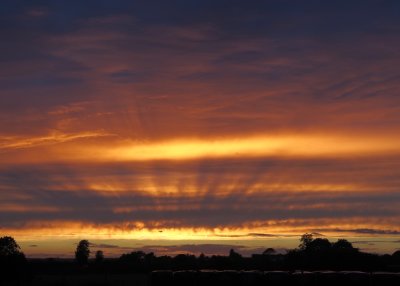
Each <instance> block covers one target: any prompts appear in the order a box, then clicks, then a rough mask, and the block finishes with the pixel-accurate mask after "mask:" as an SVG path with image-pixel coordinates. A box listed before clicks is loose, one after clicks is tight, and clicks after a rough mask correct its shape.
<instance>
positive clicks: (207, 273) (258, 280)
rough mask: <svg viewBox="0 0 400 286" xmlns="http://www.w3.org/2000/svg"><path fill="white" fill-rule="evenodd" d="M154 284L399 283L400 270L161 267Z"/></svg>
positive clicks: (366, 285) (388, 285)
mask: <svg viewBox="0 0 400 286" xmlns="http://www.w3.org/2000/svg"><path fill="white" fill-rule="evenodd" d="M150 275H151V277H150V281H151V283H150V285H151V286H167V285H174V286H187V285H191V286H203V285H204V286H217V285H218V286H221V285H229V286H245V285H246V286H275V285H276V286H278V285H279V286H282V285H293V286H303V285H304V286H305V285H307V286H337V285H340V286H344V285H351V286H399V285H400V273H391V272H374V273H368V272H359V271H340V272H336V271H316V272H306V271H302V272H297V271H296V272H287V271H257V270H254V271H236V270H225V271H216V270H200V271H196V270H186V271H169V270H159V271H153V272H151V274H150Z"/></svg>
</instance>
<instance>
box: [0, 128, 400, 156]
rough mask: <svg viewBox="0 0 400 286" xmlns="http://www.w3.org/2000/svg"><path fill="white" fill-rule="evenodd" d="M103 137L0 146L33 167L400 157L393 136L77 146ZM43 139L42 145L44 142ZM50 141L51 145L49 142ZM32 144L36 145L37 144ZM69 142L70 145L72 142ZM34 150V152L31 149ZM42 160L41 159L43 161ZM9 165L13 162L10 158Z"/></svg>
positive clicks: (57, 138) (111, 142)
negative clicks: (17, 150) (38, 164)
mask: <svg viewBox="0 0 400 286" xmlns="http://www.w3.org/2000/svg"><path fill="white" fill-rule="evenodd" d="M99 136H105V137H107V136H108V135H107V134H102V133H93V134H92V133H90V134H80V135H73V136H72V135H71V136H67V135H65V136H62V135H58V136H55V137H45V138H44V139H43V138H40V139H25V140H24V141H22V142H20V141H17V142H14V143H13V142H9V143H7V145H3V147H1V146H0V149H1V148H3V150H4V151H3V152H5V159H6V160H7V152H10V151H12V149H14V148H24V149H27V150H25V153H24V152H21V153H20V154H21V156H22V155H23V157H18V154H17V156H15V154H13V156H14V157H13V160H12V161H11V163H15V162H18V161H21V162H26V163H34V162H42V163H44V162H52V161H54V162H63V161H65V162H70V161H75V162H76V161H85V162H121V161H148V160H193V159H201V158H243V157H262V156H270V157H283V158H285V157H286V158H296V157H338V156H366V155H368V156H371V155H382V154H398V153H400V147H399V146H400V138H399V137H394V136H386V137H385V136H382V137H369V136H361V135H360V136H356V137H352V136H349V135H319V134H304V135H279V136H272V135H271V136H261V135H260V136H250V137H240V138H224V139H173V140H167V141H160V142H140V141H138V142H132V141H131V142H130V141H126V140H125V141H116V140H115V139H112V137H111V138H110V140H105V141H104V142H103V143H101V144H96V145H93V144H91V143H90V142H88V143H85V142H76V143H74V142H73V141H75V140H81V139H82V138H85V139H87V138H91V137H99ZM41 140H44V141H43V142H44V143H43V142H42V141H41ZM53 140H54V141H53ZM39 141H40V144H38V145H36V143H35V144H34V142H39ZM48 141H49V142H51V143H52V144H51V146H48V147H47V148H46V149H44V150H40V154H41V156H40V155H39V154H38V153H37V151H35V150H34V149H35V147H38V148H40V147H41V146H42V145H41V144H46V143H47V142H48ZM70 141H71V142H70ZM30 148H32V150H29V149H30ZM43 155H45V156H43ZM10 160H11V159H10Z"/></svg>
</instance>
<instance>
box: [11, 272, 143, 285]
mask: <svg viewBox="0 0 400 286" xmlns="http://www.w3.org/2000/svg"><path fill="white" fill-rule="evenodd" d="M148 277H149V276H148V275H147V274H120V275H118V274H113V275H101V274H87V275H38V276H36V277H34V278H33V280H32V282H31V283H30V284H29V285H31V286H128V285H129V286H133V285H137V286H142V285H143V286H145V285H146V286H147V285H150V283H149V279H148ZM16 285H18V284H16ZM21 285H22V284H21Z"/></svg>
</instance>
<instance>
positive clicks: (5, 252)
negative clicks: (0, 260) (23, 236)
mask: <svg viewBox="0 0 400 286" xmlns="http://www.w3.org/2000/svg"><path fill="white" fill-rule="evenodd" d="M17 255H23V253H22V252H21V248H20V247H19V245H18V243H17V242H16V241H15V239H14V238H12V237H11V236H3V237H0V256H1V257H11V256H17Z"/></svg>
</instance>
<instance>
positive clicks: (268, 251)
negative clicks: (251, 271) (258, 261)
mask: <svg viewBox="0 0 400 286" xmlns="http://www.w3.org/2000/svg"><path fill="white" fill-rule="evenodd" d="M275 253H276V251H275V249H273V248H271V247H270V248H267V249H266V250H264V251H263V253H262V254H263V255H273V254H275Z"/></svg>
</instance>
